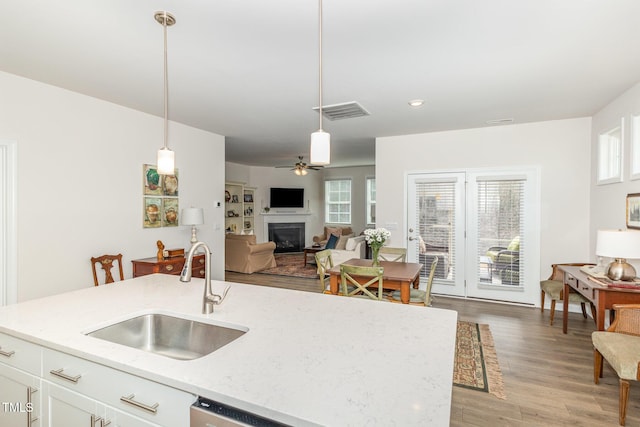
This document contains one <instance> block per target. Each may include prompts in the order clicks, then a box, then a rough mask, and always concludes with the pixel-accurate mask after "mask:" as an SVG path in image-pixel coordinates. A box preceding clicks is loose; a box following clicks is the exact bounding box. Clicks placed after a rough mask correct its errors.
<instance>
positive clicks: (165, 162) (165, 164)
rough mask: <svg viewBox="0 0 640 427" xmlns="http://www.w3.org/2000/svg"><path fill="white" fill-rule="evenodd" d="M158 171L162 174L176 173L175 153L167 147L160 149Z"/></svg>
mask: <svg viewBox="0 0 640 427" xmlns="http://www.w3.org/2000/svg"><path fill="white" fill-rule="evenodd" d="M157 165H158V173H159V174H160V175H173V174H174V173H175V165H176V162H175V153H174V152H173V151H171V150H169V149H168V148H167V147H163V148H161V149H159V150H158V164H157Z"/></svg>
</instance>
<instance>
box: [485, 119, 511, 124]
mask: <svg viewBox="0 0 640 427" xmlns="http://www.w3.org/2000/svg"><path fill="white" fill-rule="evenodd" d="M485 123H486V124H488V125H506V124H508V123H513V119H493V120H487V121H486V122H485Z"/></svg>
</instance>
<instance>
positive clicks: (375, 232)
mask: <svg viewBox="0 0 640 427" xmlns="http://www.w3.org/2000/svg"><path fill="white" fill-rule="evenodd" d="M389 237H391V233H390V232H389V230H387V229H385V228H374V229H367V230H364V238H365V240H366V241H367V243H368V244H369V245H370V246H372V247H375V248H380V247H381V246H383V245H384V243H385V242H386V241H387V239H389Z"/></svg>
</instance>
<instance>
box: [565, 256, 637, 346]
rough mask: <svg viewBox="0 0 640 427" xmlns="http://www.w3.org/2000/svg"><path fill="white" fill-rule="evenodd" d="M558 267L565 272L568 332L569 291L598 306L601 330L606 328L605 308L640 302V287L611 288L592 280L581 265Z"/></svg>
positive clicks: (597, 317)
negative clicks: (581, 268)
mask: <svg viewBox="0 0 640 427" xmlns="http://www.w3.org/2000/svg"><path fill="white" fill-rule="evenodd" d="M558 268H559V269H560V270H562V272H563V273H564V295H565V297H564V298H563V301H562V305H563V309H564V311H563V313H562V332H564V333H565V334H566V333H567V320H568V316H567V313H568V311H569V298H567V297H566V295H569V292H578V293H579V294H582V295H583V296H584V297H586V298H587V299H588V300H589V301H591V302H592V303H593V305H594V306H595V307H596V325H597V329H598V330H599V331H603V330H604V315H605V310H607V309H608V310H611V308H612V306H613V304H640V289H638V290H636V289H628V288H610V287H607V286H603V285H601V284H599V283H596V282H595V281H593V280H591V279H590V278H589V277H590V276H589V275H588V274H586V273H583V272H582V271H581V270H580V267H572V266H562V265H559V266H558Z"/></svg>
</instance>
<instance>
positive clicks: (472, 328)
mask: <svg viewBox="0 0 640 427" xmlns="http://www.w3.org/2000/svg"><path fill="white" fill-rule="evenodd" d="M453 384H454V385H457V386H459V387H465V388H469V389H472V390H479V391H484V392H487V393H491V394H493V395H494V396H496V397H498V398H500V399H506V395H505V393H504V384H503V382H502V372H500V365H499V364H498V356H497V355H496V349H495V346H494V343H493V336H492V335H491V331H490V330H489V325H480V324H477V323H473V322H464V321H458V329H457V332H456V352H455V359H454V369H453Z"/></svg>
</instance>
